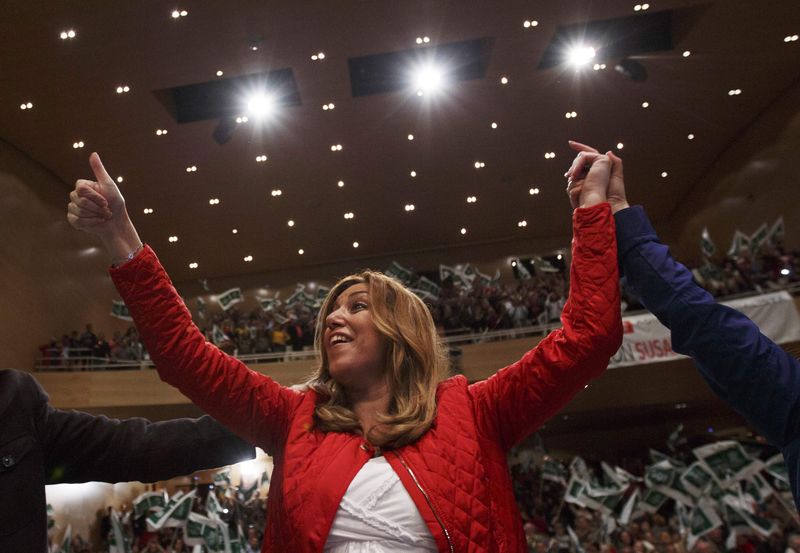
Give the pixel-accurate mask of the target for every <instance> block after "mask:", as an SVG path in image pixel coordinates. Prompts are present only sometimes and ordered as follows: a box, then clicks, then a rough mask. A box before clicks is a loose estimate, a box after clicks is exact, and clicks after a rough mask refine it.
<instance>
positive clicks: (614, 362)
mask: <svg viewBox="0 0 800 553" xmlns="http://www.w3.org/2000/svg"><path fill="white" fill-rule="evenodd" d="M721 303H722V304H723V305H727V306H728V307H732V308H733V309H736V310H738V311H741V312H742V313H744V314H745V315H747V316H748V317H749V318H750V319H751V320H752V321H753V322H754V323H756V325H758V327H759V328H760V329H761V332H762V334H764V335H765V336H767V337H769V338H770V339H771V340H772V341H774V342H776V343H778V344H785V343H787V342H795V341H798V340H800V314H798V313H797V308H796V307H795V304H794V300H793V299H792V296H790V295H789V293H788V292H785V291H783V292H774V293H772V294H761V295H758V296H751V297H749V298H742V299H737V300H731V301H724V302H721ZM622 327H623V330H624V332H625V334H624V335H623V339H622V347H621V348H620V349H619V351H618V352H617V353H616V355H614V357H612V358H611V363H609V365H608V367H609V368H616V367H627V366H631V365H642V364H644V363H658V362H661V361H673V360H675V359H680V358H681V357H684V356H683V355H680V354H678V353H675V352H674V351H672V341H671V339H670V332H669V330H667V328H666V327H665V326H664V325H662V324H661V323H660V322H658V319H656V317H655V315H652V314H650V313H646V314H643V315H634V316H632V317H623V318H622Z"/></svg>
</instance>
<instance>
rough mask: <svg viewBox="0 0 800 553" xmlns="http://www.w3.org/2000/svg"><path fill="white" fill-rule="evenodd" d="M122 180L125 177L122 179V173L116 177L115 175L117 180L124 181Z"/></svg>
mask: <svg viewBox="0 0 800 553" xmlns="http://www.w3.org/2000/svg"><path fill="white" fill-rule="evenodd" d="M124 180H125V179H123V178H122V175H120V176H118V177H117V182H122V181H124Z"/></svg>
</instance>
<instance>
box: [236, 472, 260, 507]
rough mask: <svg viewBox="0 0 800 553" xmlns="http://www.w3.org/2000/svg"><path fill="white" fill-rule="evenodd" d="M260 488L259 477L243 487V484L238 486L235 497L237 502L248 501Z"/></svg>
mask: <svg viewBox="0 0 800 553" xmlns="http://www.w3.org/2000/svg"><path fill="white" fill-rule="evenodd" d="M260 486H261V476H259V477H258V478H256V479H255V480H253V482H252V483H251V484H250V485H249V486H247V487H245V486H244V484H240V485H239V489H238V491H237V496H238V499H239V501H243V502H246V501H250V498H251V497H253V494H254V493H256V490H257V489H258V488H259V487H260Z"/></svg>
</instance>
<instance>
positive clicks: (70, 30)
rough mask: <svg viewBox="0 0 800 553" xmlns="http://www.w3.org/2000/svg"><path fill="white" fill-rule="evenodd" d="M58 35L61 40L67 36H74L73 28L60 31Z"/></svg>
mask: <svg viewBox="0 0 800 553" xmlns="http://www.w3.org/2000/svg"><path fill="white" fill-rule="evenodd" d="M59 36H60V37H61V40H67V39H69V38H75V36H76V34H75V29H67V30H66V31H61V34H60V35H59Z"/></svg>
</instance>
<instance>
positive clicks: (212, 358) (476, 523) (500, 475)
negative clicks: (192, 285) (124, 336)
mask: <svg viewBox="0 0 800 553" xmlns="http://www.w3.org/2000/svg"><path fill="white" fill-rule="evenodd" d="M572 248H573V262H572V269H571V274H570V278H571V281H570V288H571V290H570V298H569V301H567V304H566V306H565V308H564V312H563V315H562V321H563V328H562V329H560V330H557V331H555V332H552V333H551V334H550V335H549V336H547V337H546V338H545V339H544V340H542V341H541V342H540V343H539V345H537V346H536V347H535V348H534V349H532V350H531V351H529V352H528V353H526V354H525V356H524V357H523V358H522V359H520V360H519V361H517V362H516V363H514V364H512V365H510V366H508V367H506V368H504V369H502V370H499V371H498V372H497V373H496V374H495V375H493V376H492V377H491V378H489V379H487V380H484V381H481V382H476V383H474V384H469V383H468V382H467V380H466V379H465V378H464V377H463V376H456V377H454V378H450V379H448V380H446V381H444V382H442V383H441V384H440V385H439V387H438V390H437V405H438V409H437V417H436V420H435V422H434V424H433V426H432V427H431V429H430V430H429V431H428V432H427V433H426V434H425V435H423V436H422V437H421V438H420V439H419V440H417V441H416V442H415V443H413V444H410V445H407V446H404V447H402V448H399V449H397V450H394V451H387V452H386V453H385V456H386V459H387V460H388V461H389V463H390V464H391V466H392V468H393V469H394V470H395V472H397V474H398V475H399V477H400V480H401V481H402V483H403V485H404V486H405V488H406V489H407V490H408V492H409V494H410V495H411V498H412V499H413V500H414V503H415V504H416V506H417V508H418V509H419V512H420V513H421V514H422V518H423V519H424V520H425V522H426V523H427V525H428V528H429V529H430V531H431V533H432V534H433V537H434V539H435V540H436V543H437V545H438V547H439V550H440V551H443V552H448V551H449V552H459V553H460V552H468V551H469V552H489V551H494V552H518V553H524V552H526V551H527V546H526V543H525V537H524V534H523V531H522V522H521V519H520V514H519V509H518V507H517V505H516V502H515V500H514V495H513V493H512V486H511V478H510V475H509V471H508V466H507V463H506V453H507V451H508V450H509V448H511V446H513V445H514V444H515V443H517V442H518V441H519V440H521V439H522V438H524V437H525V436H527V435H529V434H530V433H531V432H533V431H535V430H536V429H537V428H538V427H539V426H540V425H541V424H542V423H543V422H544V421H546V420H547V419H548V418H549V417H550V416H552V415H553V414H554V413H555V412H556V411H558V410H559V409H560V408H561V407H562V406H563V405H564V404H565V403H567V402H568V401H569V400H570V399H571V398H572V397H573V396H574V395H575V393H577V392H578V391H580V390H581V389H583V387H584V386H585V385H586V383H587V382H588V381H589V380H590V379H591V378H594V377H597V376H599V375H600V374H601V373H602V372H603V370H604V369H605V368H606V366H607V365H608V360H609V358H610V357H611V355H613V354H614V353H615V352H616V351H617V349H618V347H619V345H620V343H621V339H622V331H621V324H620V312H619V304H620V301H619V287H618V286H619V285H618V274H617V255H616V252H617V246H616V239H615V232H614V219H613V218H612V216H611V211H610V209H609V206H608V204H602V205H599V206H595V207H592V208H587V209H577V210H576V211H575V214H574V239H573V244H572ZM111 274H112V277H113V280H114V283H115V284H116V286H117V289H118V290H119V292H120V294H121V295H122V297H123V299H124V300H125V303H126V304H127V305H128V308H129V310H130V312H131V314H132V316H133V318H134V320H135V321H136V325H137V327H138V328H139V332H140V334H141V337H142V339H143V341H144V343H145V345H146V346H147V350H148V351H149V352H150V355H151V356H152V358H153V360H154V361H155V363H156V366H157V367H158V371H159V374H160V375H161V378H162V379H163V380H164V381H166V382H168V383H170V384H172V385H173V386H176V387H178V388H179V389H180V390H181V391H182V392H183V393H184V394H186V396H188V397H189V398H190V399H191V400H192V401H194V402H195V403H196V404H197V405H199V406H200V407H201V408H202V409H203V410H205V411H206V412H208V413H209V414H211V415H212V416H214V417H215V418H217V419H218V420H219V421H221V422H222V423H223V424H225V425H226V426H228V427H230V428H231V429H232V430H234V431H235V432H236V433H238V434H239V435H241V436H242V437H244V438H245V439H247V440H249V441H251V442H252V443H254V444H256V445H258V446H260V447H261V448H263V449H264V450H265V451H266V452H268V453H269V454H271V455H272V456H273V458H274V467H275V469H274V473H273V475H272V479H271V487H270V492H269V499H268V504H267V521H268V524H267V529H266V536H265V539H264V545H263V547H262V551H263V552H269V551H281V552H320V551H322V550H323V547H324V545H325V541H326V539H327V536H328V532H329V530H330V527H331V524H332V523H333V519H334V516H335V514H336V511H337V509H338V508H339V502H340V500H341V498H342V496H343V495H344V493H345V491H346V490H347V487H348V486H349V484H350V482H351V481H352V479H353V478H354V477H355V475H356V473H358V471H359V470H360V469H361V467H362V466H363V465H364V464H365V463H366V462H367V460H368V459H370V458H371V457H372V451H371V450H370V446H369V445H368V444H367V443H365V442H364V440H363V439H362V438H361V437H360V436H358V435H355V434H345V433H337V432H327V433H326V432H320V431H318V430H316V429H315V428H314V426H313V413H314V405H315V403H316V401H317V397H316V394H315V393H314V392H310V391H309V392H299V391H295V390H292V389H289V388H286V387H284V386H281V385H279V384H278V383H276V382H275V381H274V380H272V379H271V378H269V377H268V376H265V375H262V374H260V373H257V372H254V371H252V370H250V369H248V368H247V367H246V366H245V365H244V364H243V363H241V362H240V361H238V360H236V359H234V358H232V357H229V356H228V355H225V354H224V353H222V352H221V351H220V350H218V349H217V348H216V347H214V346H213V345H211V344H209V343H208V342H206V341H205V339H204V338H203V335H202V334H201V333H200V331H199V330H198V329H197V327H195V326H194V324H193V323H192V320H191V316H190V314H189V311H188V310H187V309H186V307H185V306H184V304H183V301H182V300H181V298H180V296H179V295H178V294H177V292H176V291H175V289H174V288H173V286H172V284H171V282H170V280H169V277H168V276H167V274H166V272H165V271H164V270H163V268H162V267H161V265H160V264H159V262H158V260H157V258H156V256H155V254H154V253H153V251H152V250H151V249H150V248H145V249H144V251H143V253H141V254H140V255H138V256H137V257H136V258H135V259H134V260H132V261H130V262H129V263H126V264H125V265H123V266H122V267H119V268H117V269H112V270H111Z"/></svg>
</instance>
